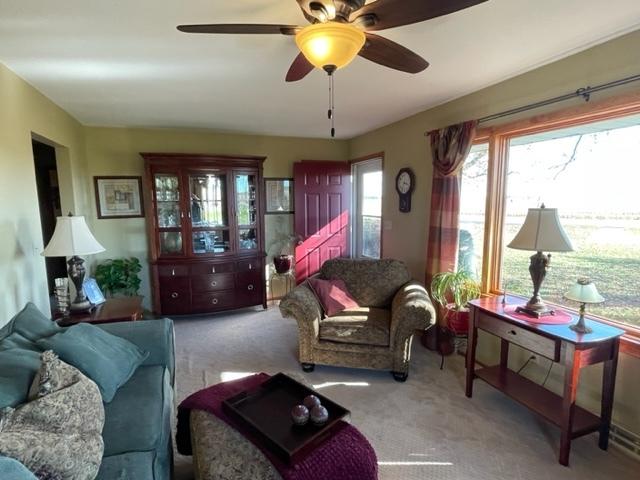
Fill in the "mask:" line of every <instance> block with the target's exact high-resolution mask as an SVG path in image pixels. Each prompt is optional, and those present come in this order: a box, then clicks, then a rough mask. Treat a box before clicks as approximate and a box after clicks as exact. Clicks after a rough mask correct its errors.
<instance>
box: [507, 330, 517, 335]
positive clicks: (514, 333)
mask: <svg viewBox="0 0 640 480" xmlns="http://www.w3.org/2000/svg"><path fill="white" fill-rule="evenodd" d="M517 333H518V332H516V331H515V330H509V334H510V335H517Z"/></svg>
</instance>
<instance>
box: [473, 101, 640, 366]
mask: <svg viewBox="0 0 640 480" xmlns="http://www.w3.org/2000/svg"><path fill="white" fill-rule="evenodd" d="M635 114H640V92H636V93H631V94H624V95H618V96H614V97H610V98H607V99H605V100H602V101H599V102H590V103H587V104H582V105H579V106H574V107H569V108H564V109H561V110H556V111H553V112H550V113H546V114H541V115H536V116H533V117H527V118H521V119H518V120H515V121H512V122H509V123H504V124H499V125H495V126H491V127H485V128H479V129H478V130H477V132H476V136H475V139H474V142H473V143H474V145H475V144H488V145H489V162H488V164H489V168H488V172H487V196H486V206H485V212H486V215H485V229H484V232H485V237H484V245H483V255H482V277H481V279H482V292H483V294H485V295H490V296H495V295H502V294H503V293H504V292H503V291H502V290H501V289H500V268H501V265H502V250H503V240H504V239H503V231H504V230H503V225H504V213H505V206H506V195H505V194H506V184H507V175H506V172H507V166H508V160H509V143H510V141H511V139H513V138H516V137H522V136H525V135H530V134H535V133H543V132H548V131H553V130H560V129H563V128H567V127H573V126H577V125H584V124H589V123H594V122H598V121H602V120H609V119H615V118H619V117H625V116H629V115H635ZM562 308H563V309H566V310H572V311H576V310H575V309H571V308H569V307H566V306H562ZM589 316H590V317H592V318H595V319H597V320H598V321H601V322H603V323H607V324H609V325H613V326H616V327H618V328H621V329H623V330H624V331H625V335H623V337H622V341H621V344H620V347H621V351H622V352H624V353H628V354H629V355H633V356H635V357H638V358H640V327H636V326H633V325H629V324H626V323H622V322H619V321H615V320H611V319H608V318H603V317H600V316H596V315H589Z"/></svg>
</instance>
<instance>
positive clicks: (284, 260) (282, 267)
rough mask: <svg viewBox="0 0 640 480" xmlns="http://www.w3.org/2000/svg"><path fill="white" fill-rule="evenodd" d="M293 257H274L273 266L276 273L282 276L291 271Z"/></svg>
mask: <svg viewBox="0 0 640 480" xmlns="http://www.w3.org/2000/svg"><path fill="white" fill-rule="evenodd" d="M291 260H292V258H291V255H278V256H277V257H273V266H274V267H275V268H276V272H278V273H280V274H282V273H287V272H288V271H289V270H291Z"/></svg>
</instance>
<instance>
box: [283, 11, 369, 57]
mask: <svg viewBox="0 0 640 480" xmlns="http://www.w3.org/2000/svg"><path fill="white" fill-rule="evenodd" d="M364 42H365V35H364V32H363V31H362V30H359V29H357V28H356V27H354V26H353V25H349V24H345V23H338V22H327V23H316V24H314V25H309V26H307V27H305V28H303V29H302V30H300V31H299V32H298V33H297V34H296V44H297V45H298V48H299V49H300V51H301V52H302V53H303V54H304V56H305V57H306V59H307V60H309V63H311V64H312V65H313V66H314V67H316V68H320V69H321V68H324V67H325V66H327V65H335V67H336V68H342V67H344V66H346V65H348V64H349V63H350V62H351V61H352V60H353V59H354V58H355V57H356V55H358V52H360V50H361V49H362V47H363V46H364Z"/></svg>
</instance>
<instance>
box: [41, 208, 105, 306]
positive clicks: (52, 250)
mask: <svg viewBox="0 0 640 480" xmlns="http://www.w3.org/2000/svg"><path fill="white" fill-rule="evenodd" d="M100 252H104V247H103V246H102V245H100V244H99V243H98V241H97V240H96V239H95V237H94V236H93V235H92V234H91V232H90V231H89V227H87V223H86V222H85V221H84V217H82V216H77V217H74V216H73V215H71V213H70V214H69V216H68V217H58V218H57V220H56V229H55V230H54V232H53V236H52V237H51V240H50V241H49V244H48V245H47V246H46V247H45V249H44V251H43V252H42V255H43V256H45V257H71V258H70V259H69V260H68V261H67V265H69V270H68V273H69V277H70V278H71V281H72V282H73V285H74V286H75V287H76V298H75V300H74V301H73V302H72V303H71V306H70V310H71V312H72V313H73V312H76V313H80V312H86V311H87V310H90V309H91V302H89V300H87V297H86V296H85V294H84V290H83V288H82V283H83V282H84V274H85V268H84V259H82V258H80V257H79V256H78V255H91V254H94V253H100Z"/></svg>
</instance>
